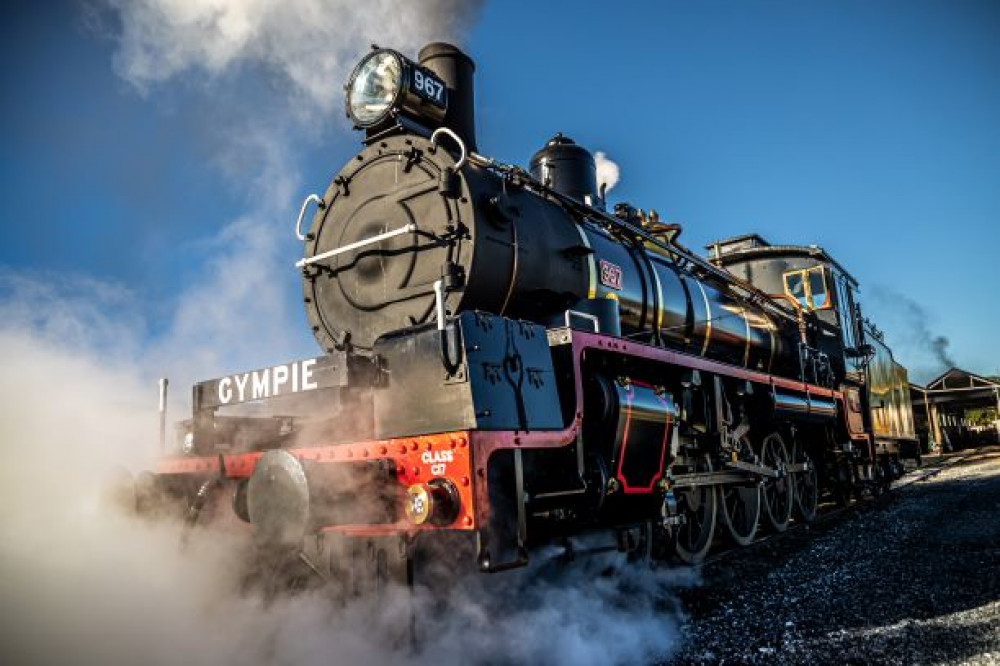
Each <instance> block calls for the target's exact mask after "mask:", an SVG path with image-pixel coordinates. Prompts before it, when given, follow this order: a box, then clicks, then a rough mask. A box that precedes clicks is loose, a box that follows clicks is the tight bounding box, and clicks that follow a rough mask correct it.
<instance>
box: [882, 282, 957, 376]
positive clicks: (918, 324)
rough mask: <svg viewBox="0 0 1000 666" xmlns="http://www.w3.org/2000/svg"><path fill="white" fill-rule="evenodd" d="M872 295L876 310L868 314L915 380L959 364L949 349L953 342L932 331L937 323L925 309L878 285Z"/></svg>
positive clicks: (934, 374) (908, 298)
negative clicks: (883, 332) (933, 325)
mask: <svg viewBox="0 0 1000 666" xmlns="http://www.w3.org/2000/svg"><path fill="white" fill-rule="evenodd" d="M870 293H871V296H872V301H873V302H874V303H873V304H874V305H875V307H874V308H873V310H872V312H869V313H867V314H868V315H869V316H870V317H872V319H873V320H875V322H876V324H877V325H878V326H879V327H880V328H882V329H883V330H884V331H885V332H886V342H887V343H888V344H889V346H890V348H891V349H892V350H893V353H894V355H895V357H896V360H897V361H899V362H900V363H902V364H903V365H905V366H907V367H908V368H909V370H910V374H911V377H910V379H911V380H912V381H917V382H922V381H925V380H929V379H931V378H933V377H935V376H937V375H939V374H941V373H942V372H943V371H945V370H947V369H948V368H951V367H954V366H956V365H957V363H956V362H955V359H954V357H953V356H952V355H951V353H950V351H949V349H948V348H949V346H950V345H951V342H950V341H949V340H948V338H947V337H946V336H944V335H941V334H939V333H935V332H934V331H933V330H932V328H931V326H932V324H933V323H934V320H933V317H932V316H931V314H930V312H928V310H927V309H926V308H925V307H924V306H922V305H921V304H920V303H918V302H917V301H915V300H913V299H912V298H910V297H908V296H904V295H903V294H900V293H898V292H896V291H893V290H892V289H889V288H887V287H883V286H879V285H876V286H874V287H873V288H872V289H871V292H870Z"/></svg>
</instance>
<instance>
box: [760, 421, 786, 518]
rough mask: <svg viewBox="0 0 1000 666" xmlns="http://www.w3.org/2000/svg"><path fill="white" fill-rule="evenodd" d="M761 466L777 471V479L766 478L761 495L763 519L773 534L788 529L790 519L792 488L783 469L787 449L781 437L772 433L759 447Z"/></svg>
mask: <svg viewBox="0 0 1000 666" xmlns="http://www.w3.org/2000/svg"><path fill="white" fill-rule="evenodd" d="M760 460H761V464H762V465H765V466H766V467H770V468H772V469H776V470H778V477H777V478H775V477H770V476H769V477H766V478H765V479H764V487H763V490H762V492H761V494H762V495H763V496H764V502H763V504H764V518H765V519H766V521H767V525H768V526H770V528H771V529H772V530H774V531H775V532H784V531H785V530H787V529H788V522H789V521H790V520H791V518H792V505H793V504H794V497H793V494H794V488H793V482H792V479H791V478H790V477H789V475H788V474H787V472H785V468H786V467H787V466H788V449H786V448H785V442H784V441H783V440H782V439H781V435H779V434H778V433H776V432H772V433H771V434H770V435H768V436H767V437H765V438H764V441H763V442H761V445H760Z"/></svg>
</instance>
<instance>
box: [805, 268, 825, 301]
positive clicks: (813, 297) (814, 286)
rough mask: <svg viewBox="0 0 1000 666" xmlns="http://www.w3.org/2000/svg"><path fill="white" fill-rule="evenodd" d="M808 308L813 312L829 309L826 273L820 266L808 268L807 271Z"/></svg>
mask: <svg viewBox="0 0 1000 666" xmlns="http://www.w3.org/2000/svg"><path fill="white" fill-rule="evenodd" d="M808 273H809V297H810V304H809V306H810V307H811V308H812V309H813V310H825V309H826V308H828V307H830V292H829V290H828V289H827V288H826V272H825V271H824V270H823V267H822V266H816V267H814V268H810V269H809V271H808Z"/></svg>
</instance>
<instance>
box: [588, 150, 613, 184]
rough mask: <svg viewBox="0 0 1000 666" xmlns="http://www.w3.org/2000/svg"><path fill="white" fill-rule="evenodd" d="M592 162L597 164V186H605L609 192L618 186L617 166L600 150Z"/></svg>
mask: <svg viewBox="0 0 1000 666" xmlns="http://www.w3.org/2000/svg"><path fill="white" fill-rule="evenodd" d="M594 161H595V162H597V186H598V187H600V186H601V185H604V184H606V185H607V190H608V191H611V189H612V188H613V187H614V186H615V185H617V184H618V177H619V171H618V165H617V164H615V163H614V162H612V161H611V160H610V159H608V156H607V155H605V154H604V153H603V152H602V151H600V150H599V151H597V153H596V154H595V155H594Z"/></svg>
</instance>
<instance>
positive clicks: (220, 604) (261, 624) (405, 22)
mask: <svg viewBox="0 0 1000 666" xmlns="http://www.w3.org/2000/svg"><path fill="white" fill-rule="evenodd" d="M109 4H110V6H111V9H112V11H113V12H114V14H115V16H116V17H117V19H118V22H117V25H119V26H120V28H119V29H118V30H117V31H116V32H115V33H114V35H113V37H114V38H115V39H117V40H118V45H119V49H118V51H117V54H116V56H115V62H114V66H115V68H116V69H117V71H118V72H119V73H120V75H121V76H122V77H123V78H125V79H126V80H127V81H129V82H131V83H132V84H134V85H135V86H137V87H138V88H140V89H142V90H144V91H146V92H147V93H148V94H150V95H151V96H153V95H155V91H156V89H157V86H164V85H167V84H168V83H169V82H171V81H173V80H177V79H181V78H183V79H185V80H187V79H190V78H192V77H193V78H194V79H196V80H197V79H199V78H204V77H207V79H208V80H209V81H211V82H217V81H221V80H223V79H226V78H231V77H233V76H241V75H243V74H245V70H246V69H247V68H250V69H255V70H257V71H263V72H266V73H267V74H269V75H270V76H272V77H273V76H275V75H277V80H279V81H280V82H282V83H281V85H279V86H278V94H280V95H283V96H284V97H285V98H286V101H287V102H288V105H287V108H292V107H293V105H294V104H298V103H301V102H303V101H304V102H305V103H306V106H308V107H309V108H310V109H311V110H322V111H328V110H330V109H331V108H334V107H335V106H336V105H337V104H339V100H340V95H341V85H340V84H341V82H342V81H343V79H344V77H345V76H346V73H347V69H348V68H349V67H350V66H351V64H353V62H354V61H355V60H356V58H357V57H358V55H359V54H360V53H361V52H363V51H364V49H365V48H366V47H367V44H368V43H369V42H370V41H373V40H374V41H378V42H379V43H380V44H384V45H386V46H393V47H396V48H400V49H402V50H408V51H410V52H412V51H413V50H415V49H416V48H417V47H419V46H420V45H422V44H423V43H424V42H426V41H430V40H434V39H446V40H450V41H457V42H460V41H461V36H462V34H463V32H464V30H465V29H466V28H467V27H468V25H469V22H470V21H471V19H472V18H473V17H474V15H475V13H476V11H477V9H478V3H466V2H461V1H460V0H454V1H450V2H449V1H446V0H437V1H427V2H419V3H417V2H390V1H387V0H373V1H371V2H368V3H365V4H364V6H363V7H362V6H360V5H359V4H358V3H356V2H346V1H341V0H336V1H331V2H318V1H317V2H308V1H306V0H285V1H279V0H246V1H244V2H235V1H234V2H223V1H221V0H204V1H199V2H196V1H194V0H134V1H126V0H109ZM213 92H214V87H211V89H208V88H207V89H206V95H212V94H213ZM239 101H240V100H238V99H226V100H224V101H223V102H222V103H223V104H238V103H239ZM225 115H226V114H222V116H225ZM303 119H304V116H297V117H294V118H292V119H289V120H283V121H281V122H278V123H275V122H274V118H273V117H271V116H268V117H266V118H264V119H263V120H261V121H260V122H258V123H257V124H250V125H248V126H242V125H240V126H233V125H230V126H227V127H220V128H217V129H218V131H217V132H216V134H217V135H223V136H224V137H227V138H226V140H224V141H223V142H222V145H220V146H219V147H220V148H221V149H222V150H223V151H224V153H225V157H224V158H223V159H221V160H220V161H219V164H220V165H221V166H222V167H223V168H224V169H229V168H232V172H233V174H234V175H236V176H237V178H238V179H239V180H240V181H241V182H244V181H245V178H246V169H247V167H246V164H247V163H251V164H255V165H258V166H256V167H253V170H254V173H253V176H254V177H253V178H252V179H251V182H250V186H249V188H248V189H249V190H251V191H252V193H253V200H254V201H255V204H254V207H253V208H252V209H250V210H247V211H244V212H242V213H234V215H233V216H232V218H231V219H229V220H224V221H221V225H220V226H216V227H215V228H216V229H220V230H219V231H217V232H214V233H210V234H208V236H207V238H205V239H201V240H198V241H196V242H192V243H191V244H190V245H189V246H187V247H184V248H181V249H180V250H179V251H181V252H183V253H184V254H185V256H187V257H189V258H190V260H191V262H192V263H193V264H194V266H193V268H192V273H193V274H195V275H197V278H196V279H194V280H192V284H191V287H190V288H188V289H187V290H185V291H184V292H182V293H181V294H179V295H178V297H177V299H176V301H174V302H172V303H158V304H152V306H151V305H150V304H149V303H147V302H146V299H145V298H144V297H143V294H138V293H134V292H132V291H130V290H128V289H126V288H123V287H121V286H120V285H116V284H111V283H107V282H101V281H98V280H95V279H92V278H90V277H87V276H85V275H79V274H76V275H74V274H72V273H71V272H60V273H53V274H43V273H16V272H12V271H9V270H6V269H3V268H2V267H0V365H2V367H3V368H4V372H3V373H0V405H2V407H0V409H2V414H0V415H2V418H0V455H2V456H3V459H4V463H3V464H2V465H0V659H2V660H3V661H4V662H5V663H17V664H29V665H30V664H51V663H76V664H119V663H144V664H176V663H191V664H247V663H253V664H282V665H292V666H298V665H309V664H340V663H344V664H350V663H369V664H381V663H389V662H393V663H416V664H425V663H426V664H430V663H458V662H465V663H525V662H528V663H541V662H546V663H565V664H589V663H600V664H614V663H640V662H646V661H655V660H657V659H660V658H663V657H665V656H666V655H667V654H668V653H669V652H670V650H671V648H672V647H673V645H674V644H675V642H676V630H677V629H676V628H677V623H678V614H679V611H678V610H677V609H676V608H675V607H673V606H670V605H669V604H668V602H667V600H669V599H670V598H671V597H670V595H669V594H667V589H668V588H669V587H671V586H674V585H677V584H687V583H689V582H690V581H686V580H683V579H678V578H677V575H676V574H674V573H671V572H669V571H660V572H655V573H650V572H648V571H646V570H643V569H635V570H632V571H631V572H629V573H627V574H626V575H624V576H609V575H608V574H607V567H606V564H607V563H606V562H596V563H595V564H591V565H589V566H587V565H582V566H577V567H574V568H573V569H572V570H571V571H570V572H569V573H566V574H563V575H562V577H561V578H560V579H559V580H556V581H553V580H551V577H549V576H542V577H535V576H536V574H537V568H536V569H533V570H531V571H526V572H520V573H514V574H512V575H511V576H510V577H505V578H501V577H499V576H497V577H490V578H489V580H486V579H477V580H476V581H474V582H473V583H471V584H472V585H474V586H483V587H482V590H481V591H479V588H478V587H473V588H472V589H470V590H467V591H465V592H459V593H457V596H456V597H455V598H454V599H453V600H452V603H451V605H450V608H449V611H448V613H447V614H446V615H445V616H443V617H438V616H437V615H436V613H437V609H436V608H432V607H430V606H429V605H428V606H424V607H423V608H424V609H425V610H426V611H427V612H425V613H424V615H425V616H427V617H431V618H436V619H432V621H431V622H430V624H429V628H430V630H431V632H433V633H431V634H430V635H431V636H432V637H433V640H431V641H429V642H428V643H427V644H425V645H424V647H423V649H422V650H418V651H416V652H411V651H409V650H407V649H401V648H398V647H393V646H391V645H387V644H386V641H385V640H384V638H383V637H384V635H385V634H384V632H383V630H384V629H386V624H387V623H391V622H397V623H398V621H399V618H398V617H397V616H396V615H393V614H392V613H389V614H385V615H382V616H381V619H376V621H374V622H370V621H369V620H368V618H369V616H368V615H367V614H366V613H363V612H360V611H359V612H355V611H356V610H358V609H353V608H350V607H349V608H347V609H342V608H338V607H336V606H335V605H334V604H331V603H330V601H329V599H326V598H324V596H323V595H322V594H321V593H310V594H301V595H299V596H295V597H289V598H284V599H280V600H270V601H268V602H265V601H264V600H263V599H262V598H261V597H260V596H259V595H257V594H255V593H252V592H249V591H247V590H246V589H245V587H244V585H243V583H244V581H243V580H242V578H241V576H240V573H239V566H238V563H239V562H240V561H241V560H242V559H244V558H245V557H246V556H247V553H248V551H249V549H250V545H249V544H248V543H246V541H245V538H242V537H237V536H233V535H223V534H219V533H216V532H214V531H213V532H211V533H209V532H208V531H205V532H201V531H196V532H195V533H194V537H193V538H192V539H191V540H190V541H189V543H188V545H187V547H186V548H184V549H183V550H182V549H181V548H180V547H179V526H178V525H177V524H174V523H169V524H150V523H146V522H139V521H136V520H135V519H132V518H129V517H126V516H124V515H120V514H118V513H117V512H114V511H109V510H108V508H107V506H105V505H103V504H102V497H103V496H104V491H105V487H106V486H105V482H106V480H107V478H108V477H109V475H110V474H112V473H113V472H114V470H116V469H117V468H120V467H123V468H126V469H131V470H133V471H135V470H139V469H143V468H148V467H149V466H150V465H151V463H152V461H153V459H154V458H155V456H156V455H157V453H158V451H157V446H156V421H157V418H156V414H155V405H156V386H155V380H156V378H157V377H159V376H162V375H165V374H166V375H169V376H170V377H171V379H172V385H173V386H174V391H173V395H175V396H178V395H179V396H182V398H181V399H179V400H177V401H176V402H175V403H174V404H173V406H172V409H173V410H174V411H173V414H172V416H173V417H174V418H179V417H182V416H183V415H184V414H183V410H184V409H185V408H186V404H184V403H186V394H187V391H188V389H189V386H190V383H191V382H192V381H195V380H198V379H205V378H208V377H212V376H217V375H219V374H223V373H225V372H229V371H232V370H237V369H245V368H251V367H257V366H260V365H267V364H270V363H273V362H280V361H284V360H288V359H289V358H293V357H295V356H300V355H304V354H305V353H312V352H314V350H315V348H314V347H313V346H312V343H311V340H309V341H308V343H307V344H308V351H305V350H304V349H303V342H304V341H303V338H308V337H309V336H308V333H307V332H306V333H304V332H303V331H299V330H297V326H294V327H293V326H291V325H290V324H289V323H288V321H287V320H286V318H285V316H286V314H287V313H288V312H290V311H291V310H292V309H293V308H292V307H290V306H291V303H290V301H291V300H293V297H292V294H294V293H295V288H296V286H297V285H296V282H297V277H296V274H295V273H294V271H292V270H291V263H292V260H293V257H290V256H286V255H285V253H284V249H283V245H282V243H283V242H284V241H283V240H282V239H283V238H285V237H286V236H287V235H288V234H290V231H291V229H290V226H291V222H290V220H291V219H292V218H291V216H290V215H291V214H293V213H294V211H292V210H291V201H290V200H291V199H292V198H293V197H295V196H297V194H299V193H301V183H300V174H299V166H298V165H297V164H296V163H295V161H294V159H292V157H291V156H292V155H294V154H296V153H295V149H294V146H295V145H296V142H297V141H299V142H301V140H302V135H306V136H309V135H310V132H309V131H306V130H304V129H303ZM248 157H250V158H252V159H248ZM597 160H598V164H599V165H601V164H602V163H603V164H605V165H610V166H611V167H612V170H611V171H609V172H607V173H608V174H609V175H606V176H601V180H602V182H607V183H608V185H609V187H613V186H614V184H615V183H616V182H617V179H618V172H617V167H616V166H615V165H614V164H613V163H612V162H610V161H609V160H606V158H605V156H604V155H603V154H601V153H598V155H597ZM599 168H602V167H599ZM603 168H607V167H603ZM599 173H603V172H599ZM279 221H280V222H279ZM179 410H180V411H179ZM226 505H227V502H226V501H225V498H223V500H222V501H221V507H220V508H222V509H226V508H227V506H226ZM598 565H599V566H598ZM500 592H505V593H506V595H503V594H500ZM497 600H499V601H497ZM501 602H503V603H501ZM664 604H667V605H666V606H665V605H664ZM397 610H398V609H397Z"/></svg>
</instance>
